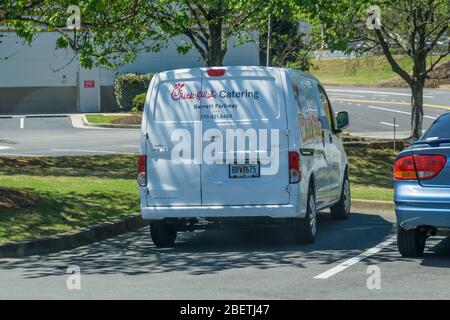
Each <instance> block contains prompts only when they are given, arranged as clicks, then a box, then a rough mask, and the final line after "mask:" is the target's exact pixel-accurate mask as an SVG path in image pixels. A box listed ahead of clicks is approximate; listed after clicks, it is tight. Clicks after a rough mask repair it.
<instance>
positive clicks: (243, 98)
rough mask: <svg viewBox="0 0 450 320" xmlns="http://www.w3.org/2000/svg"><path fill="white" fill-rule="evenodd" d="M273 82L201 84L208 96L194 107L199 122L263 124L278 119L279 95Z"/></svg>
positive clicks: (215, 81) (263, 79)
mask: <svg viewBox="0 0 450 320" xmlns="http://www.w3.org/2000/svg"><path fill="white" fill-rule="evenodd" d="M281 90H282V89H281V88H279V87H278V86H277V83H276V81H275V79H274V78H270V77H255V78H250V79H246V78H222V79H208V80H205V81H204V82H203V86H202V91H204V93H205V94H206V95H207V96H206V97H204V99H202V101H201V103H200V104H198V105H197V107H198V108H200V110H201V116H202V120H213V121H222V120H223V121H227V120H233V121H248V120H251V121H265V120H273V119H278V118H279V117H280V106H282V105H283V101H279V92H282V91H281Z"/></svg>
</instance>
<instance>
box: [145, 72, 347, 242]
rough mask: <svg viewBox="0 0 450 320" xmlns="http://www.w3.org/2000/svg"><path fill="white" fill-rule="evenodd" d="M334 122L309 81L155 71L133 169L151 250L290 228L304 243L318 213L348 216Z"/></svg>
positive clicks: (278, 75)
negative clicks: (213, 236)
mask: <svg viewBox="0 0 450 320" xmlns="http://www.w3.org/2000/svg"><path fill="white" fill-rule="evenodd" d="M348 124H349V119H348V113H347V112H340V113H338V115H337V117H335V114H334V112H333V110H332V109H331V105H330V102H329V99H328V97H327V95H326V93H325V90H324V89H323V87H322V86H321V85H320V83H319V82H318V80H316V79H315V78H314V77H312V76H310V75H308V74H306V73H303V72H298V71H294V70H290V69H281V68H265V67H220V68H194V69H183V70H174V71H167V72H162V73H159V74H157V75H155V76H154V78H153V80H152V81H151V83H150V87H149V90H148V94H147V98H146V103H145V110H144V115H143V121H142V131H141V156H140V157H139V163H138V167H139V168H138V170H139V173H138V183H139V186H140V197H141V209H142V218H143V219H146V220H150V232H151V237H152V240H153V242H154V243H155V244H156V245H157V246H170V245H173V244H174V242H175V239H176V235H177V232H180V231H193V230H196V229H207V228H224V227H229V226H232V227H238V226H243V225H248V223H251V224H252V225H255V224H262V225H267V224H279V225H285V226H288V227H289V229H290V230H291V231H292V235H293V237H294V238H295V239H296V241H298V242H301V243H312V242H313V241H314V239H315V237H316V234H317V223H316V212H317V211H318V210H323V209H326V208H331V213H332V215H333V217H334V218H337V219H345V218H347V217H348V215H349V214H350V202H351V201H350V183H349V178H348V165H347V156H346V154H345V151H344V147H343V144H342V141H341V138H340V132H341V130H342V129H344V128H345V127H346V126H348Z"/></svg>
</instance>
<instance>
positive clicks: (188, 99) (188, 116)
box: [154, 79, 202, 122]
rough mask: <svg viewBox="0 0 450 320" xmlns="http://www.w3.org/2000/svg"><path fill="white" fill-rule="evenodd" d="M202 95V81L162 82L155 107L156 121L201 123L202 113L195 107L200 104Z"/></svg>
mask: <svg viewBox="0 0 450 320" xmlns="http://www.w3.org/2000/svg"><path fill="white" fill-rule="evenodd" d="M201 95H202V94H201V83H200V79H194V80H191V81H182V82H181V81H180V82H176V81H164V82H160V83H159V85H158V91H157V94H156V103H155V105H154V117H155V118H154V119H155V121H161V122H189V121H200V113H199V110H197V109H196V108H195V105H196V104H198V103H200V101H201V99H202V98H201Z"/></svg>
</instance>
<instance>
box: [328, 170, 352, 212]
mask: <svg viewBox="0 0 450 320" xmlns="http://www.w3.org/2000/svg"><path fill="white" fill-rule="evenodd" d="M351 209H352V198H351V188H350V179H349V178H348V173H347V171H346V172H345V175H344V182H343V183H342V191H341V197H340V198H339V202H338V203H336V204H335V205H334V206H332V207H331V208H330V210H331V217H332V218H333V219H335V220H346V219H348V218H349V217H350V213H351Z"/></svg>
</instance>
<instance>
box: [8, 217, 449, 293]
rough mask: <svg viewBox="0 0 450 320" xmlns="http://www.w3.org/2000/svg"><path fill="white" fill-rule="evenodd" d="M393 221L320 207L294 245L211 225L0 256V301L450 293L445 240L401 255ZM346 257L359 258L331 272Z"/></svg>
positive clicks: (276, 234)
mask: <svg viewBox="0 0 450 320" xmlns="http://www.w3.org/2000/svg"><path fill="white" fill-rule="evenodd" d="M392 222H393V216H392V215H391V214H388V213H386V214H381V215H375V214H367V213H365V214H363V213H354V214H353V216H352V217H351V219H350V220H348V221H338V222H336V221H333V220H331V219H330V216H329V215H328V214H323V215H321V216H320V219H319V228H320V229H319V231H320V235H319V238H318V241H317V242H316V243H315V244H314V245H296V244H293V243H292V241H291V239H290V238H289V237H288V236H287V235H286V232H283V231H280V230H277V229H270V230H250V231H248V230H247V231H207V232H196V233H190V234H183V235H182V236H181V237H180V240H179V241H178V244H177V246H176V247H175V248H173V249H165V250H162V249H157V248H156V247H155V246H154V245H153V244H152V243H151V241H150V239H149V236H148V231H147V229H142V230H138V231H136V232H131V233H128V234H125V235H122V236H119V237H117V238H115V239H110V240H105V241H103V242H99V243H95V244H92V245H89V246H86V247H82V248H78V249H75V250H72V251H70V252H69V251H68V252H63V253H57V254H52V255H48V256H35V257H28V258H24V259H14V260H13V259H10V260H0V299H14V298H20V299H28V298H38V299H48V298H54V299H62V298H70V299H117V298H121V299H350V298H352V299H449V298H450V287H449V283H450V272H449V268H450V241H449V239H442V238H434V239H432V240H431V241H430V242H429V243H428V251H427V253H426V255H425V257H423V258H421V259H404V258H401V257H400V255H399V254H398V253H397V251H396V245H395V241H394V242H393V241H392V234H393V224H392ZM386 240H388V242H385V241H386ZM380 243H381V244H383V245H382V246H381V247H380V249H381V248H382V250H381V251H379V252H377V253H375V254H373V255H370V253H372V252H376V251H377V250H374V249H371V248H374V247H375V248H376V246H377V245H379V244H380ZM369 249H371V251H369V252H367V250H369ZM364 253H366V259H365V260H362V261H359V258H358V257H360V255H361V254H364ZM355 257H356V259H355ZM349 259H352V260H349ZM352 261H353V262H352ZM343 262H345V263H346V264H347V265H349V264H350V265H351V264H352V263H354V262H357V263H355V264H353V265H351V266H350V267H348V268H344V270H343V271H341V272H337V273H335V272H336V271H335V270H336V269H335V267H336V266H338V265H340V264H341V263H343ZM70 265H77V266H79V267H80V270H81V291H78V290H68V289H67V287H66V282H67V279H68V276H69V275H68V274H66V271H67V268H68V266H70ZM369 266H371V268H373V266H376V267H378V268H379V270H380V272H381V289H380V290H377V289H374V290H369V289H368V287H367V280H368V278H369V276H370V275H369V274H368V273H367V271H368V268H369ZM330 270H331V271H330ZM338 271H339V270H338ZM319 275H322V276H321V277H322V278H323V277H327V276H329V277H328V278H325V279H319V278H317V277H318V276H319Z"/></svg>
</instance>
